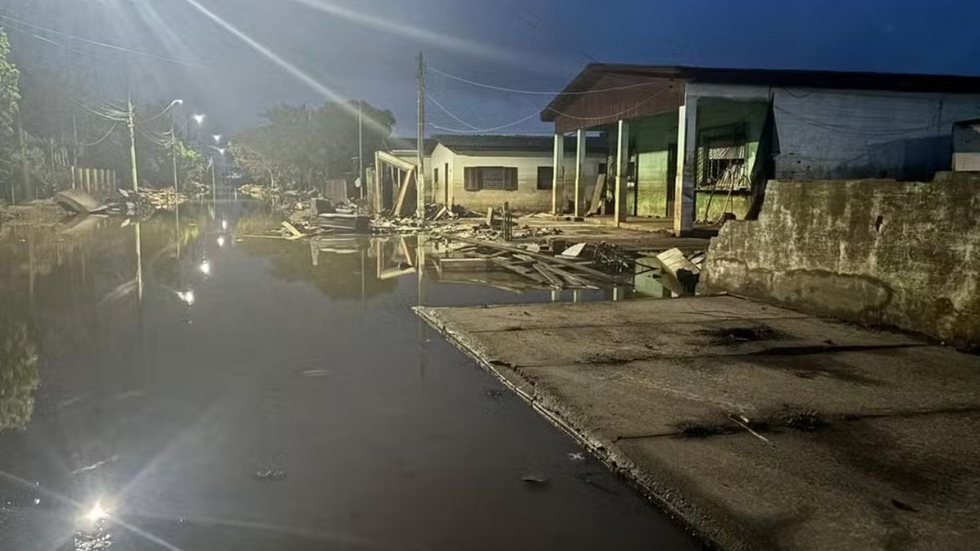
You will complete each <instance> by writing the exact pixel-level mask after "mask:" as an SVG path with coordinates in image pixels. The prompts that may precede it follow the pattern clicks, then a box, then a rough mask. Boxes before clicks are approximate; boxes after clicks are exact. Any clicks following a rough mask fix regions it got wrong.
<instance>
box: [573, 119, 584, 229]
mask: <svg viewBox="0 0 980 551" xmlns="http://www.w3.org/2000/svg"><path fill="white" fill-rule="evenodd" d="M584 166H585V130H582V129H579V131H578V132H576V133H575V217H576V218H578V217H579V216H582V214H581V211H582V188H583V187H585V182H584V181H583V178H584V177H585V175H584V174H583V173H582V169H583V167H584Z"/></svg>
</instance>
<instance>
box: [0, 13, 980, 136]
mask: <svg viewBox="0 0 980 551" xmlns="http://www.w3.org/2000/svg"><path fill="white" fill-rule="evenodd" d="M32 3H39V4H45V5H46V7H45V8H38V7H37V6H36V5H35V6H34V7H33V8H26V10H27V11H24V9H25V8H22V6H24V5H29V4H32ZM195 3H196V4H197V6H195V5H194V4H195ZM18 5H20V6H21V9H18ZM0 6H2V7H3V8H4V9H8V10H13V11H5V12H3V13H6V14H8V15H11V14H13V15H15V16H18V17H20V18H21V21H22V22H23V21H26V22H28V23H32V24H35V25H39V26H42V27H45V28H46V29H53V30H61V31H64V32H68V33H70V34H74V35H77V36H83V37H85V38H89V39H93V40H100V41H105V42H110V43H112V44H121V45H124V46H126V47H129V48H134V49H139V50H141V51H144V52H154V53H158V54H162V55H165V56H170V57H176V58H180V59H187V60H194V62H195V63H197V64H199V66H192V67H188V66H181V65H175V64H172V63H166V62H158V61H155V60H154V59H152V58H150V57H147V56H135V57H136V59H138V60H139V65H140V67H141V68H142V70H143V76H142V78H141V88H142V90H141V92H142V95H144V96H159V97H161V98H164V97H175V96H181V97H186V98H190V101H191V102H193V103H195V104H197V106H198V107H199V108H200V109H202V110H208V111H209V112H210V113H211V114H212V115H213V116H212V120H215V121H218V123H219V124H220V125H221V126H222V127H223V128H224V129H233V128H235V127H241V126H242V125H246V124H249V123H251V122H253V121H254V120H255V116H256V114H257V113H259V112H260V111H261V110H262V108H263V107H264V106H267V105H269V104H272V103H276V102H283V101H284V102H292V103H300V102H306V103H311V104H313V103H320V102H321V101H323V100H324V99H325V98H327V97H330V94H332V93H335V94H336V95H337V96H341V97H347V98H358V97H361V98H364V99H367V100H369V101H370V102H372V103H374V104H376V105H379V106H382V107H387V108H390V109H391V110H392V111H394V113H395V115H396V117H397V118H398V121H399V123H398V131H399V133H401V134H405V135H410V134H412V133H413V124H414V119H415V76H414V73H415V66H414V55H415V52H416V51H418V50H419V49H422V50H424V51H425V52H426V56H427V58H428V61H429V64H430V65H431V67H433V68H434V69H439V70H441V71H445V72H448V73H451V74H454V75H458V76H460V77H464V78H466V79H471V80H474V81H480V82H484V83H488V84H493V85H498V86H501V87H507V88H519V89H525V90H539V91H551V90H559V89H561V88H562V87H563V86H564V85H565V84H566V83H567V82H568V81H569V80H570V79H571V78H572V77H574V76H575V74H576V73H577V72H578V71H579V70H580V69H581V68H582V67H583V66H584V65H585V64H586V63H588V62H589V61H600V62H627V63H651V64H687V65H702V66H722V67H768V68H803V69H837V70H869V71H894V72H929V73H962V74H980V40H977V39H976V36H977V28H976V23H975V22H976V20H977V16H978V15H980V3H973V2H964V1H962V0H961V1H952V0H941V1H930V2H925V1H909V0H856V1H855V0H852V1H849V2H848V1H844V0H840V1H830V0H815V1H803V0H782V1H778V0H741V1H739V2H734V1H725V0H683V1H678V0H645V1H637V0H633V1H625V0H606V1H599V0H524V1H521V0H423V1H408V0H138V1H137V0H86V1H80V0H45V1H44V2H37V0H0ZM202 8H203V10H207V12H209V13H210V14H211V15H213V16H214V17H216V18H220V19H221V20H223V21H224V22H225V23H224V24H220V23H218V22H216V21H215V20H214V18H212V17H211V16H209V15H208V13H205V12H204V11H202ZM86 16H87V17H88V18H89V19H86ZM86 21H87V22H86ZM5 23H6V26H8V27H11V26H13V27H15V29H14V30H13V31H12V33H11V34H12V36H13V37H14V39H15V46H19V47H26V48H32V49H33V48H37V49H44V50H51V52H50V55H52V56H54V55H56V52H57V50H59V48H60V47H59V46H57V45H54V44H51V43H50V42H45V41H42V40H41V39H39V38H37V36H32V35H38V34H39V35H41V36H42V37H47V38H58V35H52V34H48V33H47V32H46V31H41V30H38V29H33V30H31V29H29V28H26V27H24V26H23V25H22V24H20V23H17V24H15V23H12V22H10V21H6V22H5ZM232 28H235V29H237V30H238V31H240V32H241V33H242V34H243V35H245V36H248V37H249V38H251V39H252V40H253V41H254V42H253V43H252V45H249V44H248V43H247V42H246V41H244V40H243V39H242V36H235V35H234V34H233V30H232ZM61 38H64V37H61ZM56 41H57V40H56ZM62 43H63V44H64V41H62ZM259 45H264V46H266V47H268V51H267V52H266V53H265V54H263V53H260V52H259V51H257V49H256V48H257V47H259ZM62 47H63V46H62ZM84 48H85V49H86V51H98V50H100V49H102V50H105V48H100V47H98V46H94V45H84ZM269 54H271V55H274V56H277V57H278V58H279V59H281V60H284V61H286V62H288V63H289V64H291V65H292V66H293V68H294V69H296V70H298V71H301V72H302V73H303V74H305V75H306V77H303V76H299V75H298V74H296V73H294V74H290V72H289V71H288V70H284V69H283V68H282V67H280V66H279V65H277V63H275V62H274V61H272V60H270V59H269ZM97 55H98V56H101V57H98V59H97V60H96V61H95V62H96V63H97V62H99V61H100V60H101V59H103V58H104V59H111V56H114V55H115V56H118V52H112V51H104V52H102V53H100V54H97ZM304 78H305V82H304ZM311 79H312V80H315V81H316V82H317V83H319V85H317V84H313V83H312V81H311ZM429 88H430V93H431V95H432V97H433V98H434V99H435V100H436V101H438V102H439V103H440V104H441V105H442V106H444V107H446V108H447V109H448V110H449V111H451V112H453V113H454V114H455V115H456V116H457V117H458V118H459V119H462V121H464V122H465V124H464V122H460V121H459V120H455V119H454V118H453V117H451V116H450V115H447V114H446V113H444V112H442V111H441V110H440V109H439V108H438V107H436V106H435V105H430V107H429V113H430V120H431V121H432V123H433V124H434V125H436V126H440V127H444V128H454V129H467V128H469V127H476V128H479V129H490V128H497V127H503V128H500V129H499V130H498V131H499V132H507V133H512V132H546V131H547V130H548V129H547V127H546V126H544V125H542V124H541V123H538V122H537V121H536V119H533V118H532V119H530V120H527V121H525V122H524V123H522V124H518V125H514V126H505V125H507V124H508V123H512V122H514V121H518V120H520V119H526V118H527V117H528V116H530V115H532V114H533V113H535V112H537V111H538V110H540V108H541V107H542V106H543V105H544V104H546V103H547V101H548V100H549V98H548V96H544V95H532V94H519V93H506V92H501V91H494V90H488V89H483V88H478V87H474V86H470V85H467V84H464V83H461V82H459V81H455V80H451V79H449V78H447V77H445V76H442V75H440V74H438V73H435V72H431V73H430V74H429ZM106 93H107V94H108V93H111V91H109V92H106ZM429 131H430V133H439V132H443V130H440V129H438V128H430V130H429Z"/></svg>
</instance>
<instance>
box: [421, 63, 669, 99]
mask: <svg viewBox="0 0 980 551" xmlns="http://www.w3.org/2000/svg"><path fill="white" fill-rule="evenodd" d="M427 69H428V70H429V71H432V72H433V73H436V74H438V75H442V76H444V77H446V78H449V79H452V80H456V81H459V82H462V83H464V84H469V85H470V86H476V87H478V88H486V89H488V90H496V91H498V92H508V93H512V94H528V95H534V96H586V95H589V94H604V93H607V92H616V91H619V90H632V89H634V88H642V87H644V86H653V85H656V84H662V83H661V82H659V81H655V82H640V83H636V84H626V85H623V86H613V87H610V88H601V89H598V90H582V91H580V92H565V91H561V92H546V91H542V90H521V89H519V88H507V87H504V86H496V85H493V84H487V83H485V82H478V81H475V80H470V79H466V78H463V77H460V76H456V75H454V74H451V73H447V72H445V71H441V70H439V69H436V68H435V67H431V66H430V67H428V68H427Z"/></svg>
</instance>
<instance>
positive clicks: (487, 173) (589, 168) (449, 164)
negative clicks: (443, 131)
mask: <svg viewBox="0 0 980 551" xmlns="http://www.w3.org/2000/svg"><path fill="white" fill-rule="evenodd" d="M432 140H433V141H434V142H435V143H436V146H435V148H434V149H433V151H432V158H431V162H430V164H428V165H427V166H426V174H427V180H426V188H427V189H428V190H431V193H432V196H431V199H432V200H433V201H434V202H436V203H443V204H456V205H461V206H464V207H466V208H469V209H472V210H478V211H479V210H485V209H486V208H487V207H499V206H501V205H503V204H504V202H505V201H506V202H508V203H509V204H510V207H511V208H512V209H514V210H517V211H524V212H530V211H550V210H551V207H552V201H553V197H552V196H553V194H555V193H556V192H557V195H558V196H559V197H561V198H562V199H560V201H562V202H565V201H566V200H567V201H569V202H570V201H571V200H572V199H573V198H574V196H575V195H574V192H575V190H574V189H573V187H574V186H573V185H572V184H574V179H567V180H566V181H567V182H569V185H566V186H565V187H564V189H561V188H560V189H558V190H553V189H552V188H553V185H554V182H555V176H554V166H555V163H554V158H555V151H554V141H553V140H552V138H551V137H550V136H500V135H481V136H468V135H459V136H433V137H432ZM566 145H567V147H569V150H568V151H567V152H563V157H564V158H566V159H567V162H564V164H563V165H561V166H563V168H564V171H565V174H566V178H567V177H568V176H569V175H574V170H575V154H576V151H575V148H574V147H575V144H572V143H571V142H569V143H568V144H566ZM607 150H608V146H607V144H606V141H605V139H604V138H598V137H592V138H588V140H587V141H586V144H585V149H584V151H583V162H582V174H581V179H580V185H581V189H580V190H579V191H580V194H582V195H587V196H590V197H591V193H592V190H593V188H594V187H595V184H596V179H597V176H598V175H599V174H605V167H606V156H607ZM572 177H573V176H572Z"/></svg>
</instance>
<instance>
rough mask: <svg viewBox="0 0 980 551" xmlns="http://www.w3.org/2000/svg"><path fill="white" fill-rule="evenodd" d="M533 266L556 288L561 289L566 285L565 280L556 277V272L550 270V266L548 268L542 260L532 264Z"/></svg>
mask: <svg viewBox="0 0 980 551" xmlns="http://www.w3.org/2000/svg"><path fill="white" fill-rule="evenodd" d="M531 267H532V268H534V270H535V271H537V272H538V273H539V274H541V277H543V278H545V279H546V280H547V281H548V284H549V285H551V286H552V287H554V288H556V289H561V288H563V287H564V286H565V284H564V282H563V281H561V280H560V279H559V278H557V277H555V276H554V274H552V273H551V272H550V271H548V268H546V267H545V266H544V264H542V263H541V262H537V263H535V264H532V265H531Z"/></svg>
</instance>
